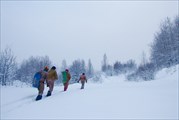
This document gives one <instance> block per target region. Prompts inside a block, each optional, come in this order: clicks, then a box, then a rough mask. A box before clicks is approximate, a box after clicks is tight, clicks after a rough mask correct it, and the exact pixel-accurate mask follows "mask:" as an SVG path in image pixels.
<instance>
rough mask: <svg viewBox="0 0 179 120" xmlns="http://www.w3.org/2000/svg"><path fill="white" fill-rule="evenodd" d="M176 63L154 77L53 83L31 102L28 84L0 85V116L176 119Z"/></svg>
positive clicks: (4, 117) (30, 89) (116, 77)
mask: <svg viewBox="0 0 179 120" xmlns="http://www.w3.org/2000/svg"><path fill="white" fill-rule="evenodd" d="M178 78H179V77H178V66H177V67H173V68H171V69H163V70H162V71H160V72H159V73H158V74H157V76H156V80H152V81H146V82H144V81H143V82H142V81H140V82H128V81H126V80H125V77H124V76H115V77H107V78H105V77H103V82H102V83H98V84H94V83H90V82H88V83H87V84H86V85H85V89H84V90H81V89H80V84H73V85H69V89H68V91H67V92H63V86H55V88H54V92H53V94H52V96H50V97H45V95H46V93H47V90H48V89H47V88H45V92H44V95H43V99H42V100H41V101H35V97H36V95H37V90H36V89H34V88H30V87H25V86H24V87H1V119H11V118H12V119H68V118H71V119H85V118H86V119H97V118H101V119H125V118H129V119H146V118H147V119H178V118H179V117H178Z"/></svg>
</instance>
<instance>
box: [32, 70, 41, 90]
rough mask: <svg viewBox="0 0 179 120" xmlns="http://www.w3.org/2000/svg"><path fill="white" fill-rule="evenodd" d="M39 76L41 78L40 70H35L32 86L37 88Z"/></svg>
mask: <svg viewBox="0 0 179 120" xmlns="http://www.w3.org/2000/svg"><path fill="white" fill-rule="evenodd" d="M41 78H42V74H41V72H36V73H35V75H34V78H33V82H32V86H33V87H35V88H39V86H40V79H41Z"/></svg>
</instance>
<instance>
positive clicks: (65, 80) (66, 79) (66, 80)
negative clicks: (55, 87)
mask: <svg viewBox="0 0 179 120" xmlns="http://www.w3.org/2000/svg"><path fill="white" fill-rule="evenodd" d="M62 75H63V85H64V91H67V89H68V85H69V81H70V79H71V75H70V72H69V70H68V69H66V70H65V71H63V72H62Z"/></svg>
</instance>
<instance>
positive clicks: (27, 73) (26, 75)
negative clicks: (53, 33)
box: [17, 56, 51, 83]
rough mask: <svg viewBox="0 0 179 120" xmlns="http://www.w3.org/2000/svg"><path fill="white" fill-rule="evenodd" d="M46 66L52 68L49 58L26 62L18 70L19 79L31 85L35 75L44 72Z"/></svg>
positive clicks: (36, 58) (35, 58)
mask: <svg viewBox="0 0 179 120" xmlns="http://www.w3.org/2000/svg"><path fill="white" fill-rule="evenodd" d="M45 66H48V67H50V66H51V61H50V59H49V57H48V56H45V57H33V56H31V57H30V58H29V59H27V60H24V61H23V62H22V64H21V65H20V68H19V69H18V73H17V74H18V75H17V79H19V80H20V81H22V82H26V83H31V82H32V79H33V77H34V74H35V73H36V72H37V71H39V70H42V69H43V68H44V67H45Z"/></svg>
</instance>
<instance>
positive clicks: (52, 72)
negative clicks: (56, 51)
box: [47, 66, 58, 96]
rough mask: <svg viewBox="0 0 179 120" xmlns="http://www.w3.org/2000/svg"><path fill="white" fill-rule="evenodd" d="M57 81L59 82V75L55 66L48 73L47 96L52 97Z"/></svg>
mask: <svg viewBox="0 0 179 120" xmlns="http://www.w3.org/2000/svg"><path fill="white" fill-rule="evenodd" d="M55 80H58V75H57V72H56V67H55V66H53V67H52V68H51V69H50V71H49V72H48V76H47V86H48V87H49V90H48V93H47V96H51V94H52V91H53V88H54V82H55Z"/></svg>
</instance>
